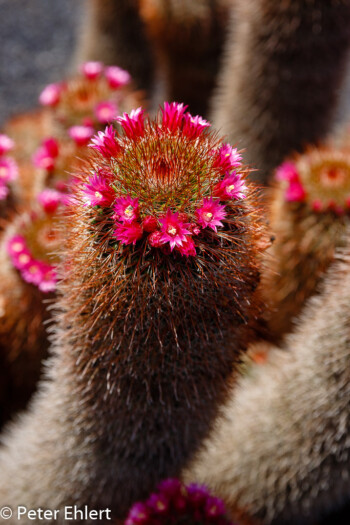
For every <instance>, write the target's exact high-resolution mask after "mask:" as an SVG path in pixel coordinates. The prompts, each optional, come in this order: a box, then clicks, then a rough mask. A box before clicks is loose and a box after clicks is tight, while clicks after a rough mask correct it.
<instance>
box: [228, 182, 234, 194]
mask: <svg viewBox="0 0 350 525" xmlns="http://www.w3.org/2000/svg"><path fill="white" fill-rule="evenodd" d="M227 189H228V191H229V192H231V191H233V190H234V189H235V185H234V184H231V185H230V186H227Z"/></svg>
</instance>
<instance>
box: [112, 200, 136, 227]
mask: <svg viewBox="0 0 350 525" xmlns="http://www.w3.org/2000/svg"><path fill="white" fill-rule="evenodd" d="M114 211H115V215H114V217H115V218H116V219H117V220H119V221H121V222H123V223H125V224H127V223H131V222H134V221H136V219H138V217H139V201H138V199H132V198H131V197H130V196H129V195H127V196H126V197H118V198H117V199H116V201H115V205H114Z"/></svg>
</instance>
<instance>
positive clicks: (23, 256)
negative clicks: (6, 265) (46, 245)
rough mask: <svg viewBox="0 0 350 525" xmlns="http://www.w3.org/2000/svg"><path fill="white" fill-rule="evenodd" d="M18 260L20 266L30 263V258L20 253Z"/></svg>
mask: <svg viewBox="0 0 350 525" xmlns="http://www.w3.org/2000/svg"><path fill="white" fill-rule="evenodd" d="M18 259H19V262H20V263H21V264H26V263H27V262H29V261H30V257H29V255H27V254H26V253H22V254H21V255H20V256H19V257H18Z"/></svg>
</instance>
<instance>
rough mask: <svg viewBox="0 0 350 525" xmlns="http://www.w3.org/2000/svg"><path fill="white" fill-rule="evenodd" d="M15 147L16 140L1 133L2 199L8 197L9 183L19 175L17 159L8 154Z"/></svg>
mask: <svg viewBox="0 0 350 525" xmlns="http://www.w3.org/2000/svg"><path fill="white" fill-rule="evenodd" d="M13 148H14V142H13V140H12V139H10V137H8V136H7V135H4V134H0V201H1V200H3V199H6V197H7V196H8V194H9V183H11V182H13V181H14V180H16V179H17V177H18V166H17V163H16V161H15V160H14V159H13V158H12V157H9V156H7V155H6V154H7V153H8V152H9V151H11V150H12V149H13Z"/></svg>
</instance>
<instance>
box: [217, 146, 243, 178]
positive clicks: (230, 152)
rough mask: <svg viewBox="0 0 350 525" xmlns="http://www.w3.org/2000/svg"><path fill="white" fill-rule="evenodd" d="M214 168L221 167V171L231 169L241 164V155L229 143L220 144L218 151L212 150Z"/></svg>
mask: <svg viewBox="0 0 350 525" xmlns="http://www.w3.org/2000/svg"><path fill="white" fill-rule="evenodd" d="M214 155H215V159H214V163H213V167H214V168H221V169H222V170H223V171H225V172H226V171H231V170H233V169H234V168H238V167H239V166H241V164H242V162H241V160H242V156H241V155H240V154H239V153H238V152H237V149H236V148H233V147H232V146H231V145H230V144H222V146H221V147H220V148H219V150H218V151H216V152H214Z"/></svg>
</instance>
